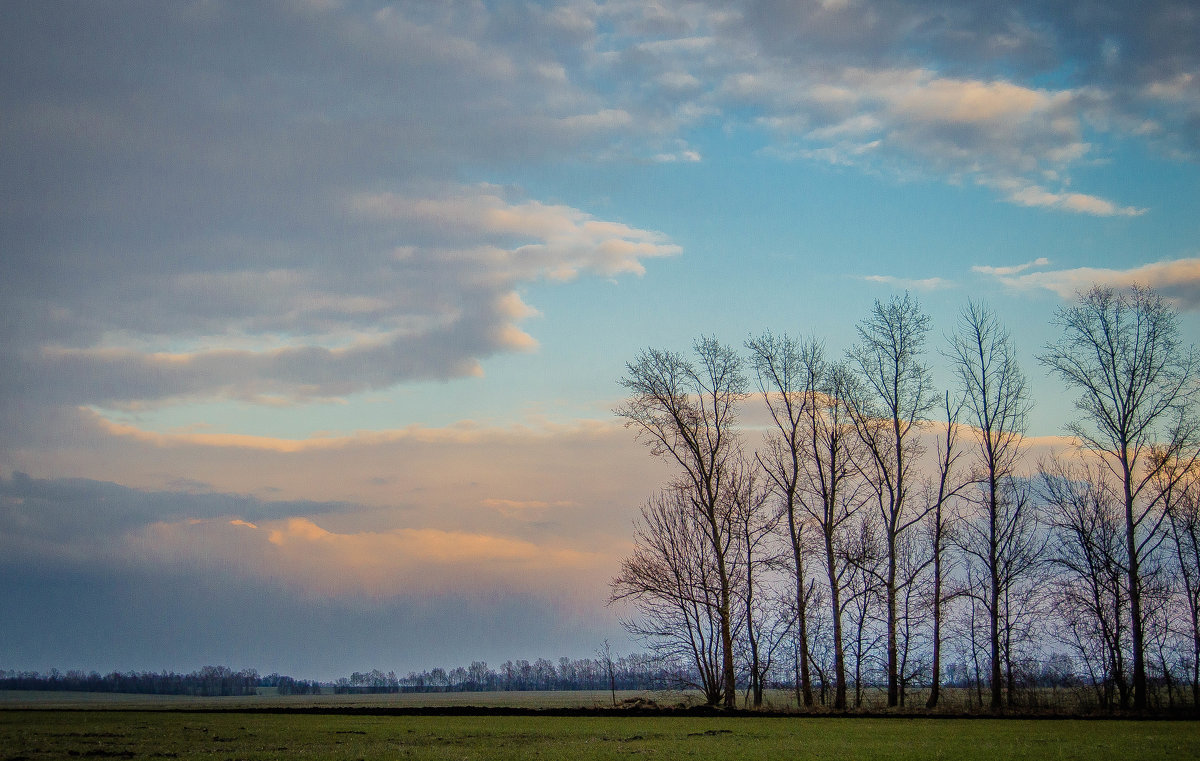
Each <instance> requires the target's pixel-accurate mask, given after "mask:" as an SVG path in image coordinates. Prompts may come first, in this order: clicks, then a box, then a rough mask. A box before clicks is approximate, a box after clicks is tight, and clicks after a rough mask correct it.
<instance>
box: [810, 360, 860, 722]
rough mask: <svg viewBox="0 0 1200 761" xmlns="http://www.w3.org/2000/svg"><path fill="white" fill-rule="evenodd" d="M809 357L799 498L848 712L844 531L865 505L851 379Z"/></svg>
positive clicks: (837, 691)
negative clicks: (815, 536)
mask: <svg viewBox="0 0 1200 761" xmlns="http://www.w3.org/2000/svg"><path fill="white" fill-rule="evenodd" d="M816 349H817V347H814V351H813V352H812V353H811V354H810V355H809V361H808V363H807V364H808V371H807V372H808V380H807V381H806V384H807V386H808V387H809V389H810V391H809V392H808V393H809V398H810V400H811V402H810V403H809V404H808V405H807V406H806V407H805V410H804V417H805V421H804V426H805V432H804V436H805V444H804V446H805V456H804V458H803V459H802V461H801V463H802V469H801V473H800V484H799V487H798V489H797V494H798V498H799V500H800V504H801V506H802V507H803V509H804V511H805V512H806V513H807V514H808V516H809V517H810V519H811V520H812V522H813V525H814V527H815V528H816V530H817V532H818V533H819V535H820V538H821V542H822V546H823V549H824V561H825V575H826V580H827V582H828V585H829V587H828V592H829V598H828V600H829V612H830V626H831V631H830V637H831V642H832V646H833V677H834V685H833V686H834V697H833V707H834V708H836V709H839V710H840V709H844V708H845V707H846V659H845V647H844V644H845V643H844V638H843V632H842V599H841V596H842V589H843V587H844V586H845V584H846V580H845V578H844V576H845V573H846V569H847V561H846V552H845V548H844V540H843V536H842V534H843V531H844V527H845V526H846V524H847V522H848V521H849V520H850V519H851V518H852V517H853V515H854V513H855V512H856V511H857V510H858V509H859V508H860V507H861V506H862V504H863V494H862V492H863V481H862V479H860V478H859V477H858V472H859V463H858V462H857V459H858V457H859V456H860V454H859V453H858V452H857V451H856V450H857V449H858V448H859V447H860V443H859V441H858V439H857V437H856V436H855V433H854V424H853V422H852V418H851V412H850V407H849V404H850V399H851V397H852V390H851V389H852V387H853V385H854V383H855V379H854V376H853V374H852V373H851V372H850V370H849V368H847V367H846V366H845V365H843V364H830V363H828V362H826V361H825V360H824V358H823V356H822V355H821V353H820V352H819V351H817V350H816Z"/></svg>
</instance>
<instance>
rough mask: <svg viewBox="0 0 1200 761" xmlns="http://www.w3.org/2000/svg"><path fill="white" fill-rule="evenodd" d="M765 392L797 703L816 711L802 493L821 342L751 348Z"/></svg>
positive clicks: (778, 340)
mask: <svg viewBox="0 0 1200 761" xmlns="http://www.w3.org/2000/svg"><path fill="white" fill-rule="evenodd" d="M746 346H747V348H748V349H749V350H750V358H751V364H752V366H753V367H754V374H755V378H756V379H757V381H758V388H759V391H761V392H762V395H763V399H764V400H765V402H766V405H767V412H768V414H769V415H770V416H771V422H772V424H773V428H772V429H771V431H770V433H769V434H768V435H767V436H766V443H765V446H764V448H763V449H762V450H760V451H758V452H756V453H755V458H756V459H757V460H758V462H759V464H760V465H761V466H762V469H763V470H764V471H765V472H766V474H767V476H768V478H769V479H770V482H771V485H772V487H773V489H774V491H775V493H776V495H777V496H778V498H779V501H780V509H781V511H782V513H783V516H784V519H785V523H786V525H787V529H788V544H789V546H790V547H791V551H792V574H793V575H792V580H793V581H794V582H795V585H794V586H795V606H796V637H797V639H798V641H799V645H798V648H797V655H798V660H799V662H798V668H797V672H798V673H797V679H796V701H797V703H798V704H800V705H802V706H804V707H806V708H811V707H812V705H813V693H812V675H811V673H810V668H809V663H808V649H809V646H808V610H807V602H808V590H807V589H806V584H807V580H806V573H805V564H804V561H805V537H804V527H805V521H804V520H803V517H802V516H801V515H800V512H799V511H800V504H799V500H798V494H797V490H798V489H799V486H800V480H801V476H802V474H803V468H804V462H803V458H804V457H805V454H804V451H805V433H806V430H805V416H806V414H807V413H808V412H810V410H811V405H813V404H815V403H816V399H815V394H814V389H813V387H812V379H813V374H812V372H811V369H812V368H813V367H814V365H819V364H820V363H821V362H822V361H823V360H822V349H821V345H820V343H818V342H817V340H816V339H809V340H807V341H798V340H796V339H794V338H792V337H790V336H786V335H784V336H777V335H774V334H772V333H769V332H768V333H764V334H763V335H762V336H760V337H759V338H754V339H751V340H750V341H748V342H747V343H746Z"/></svg>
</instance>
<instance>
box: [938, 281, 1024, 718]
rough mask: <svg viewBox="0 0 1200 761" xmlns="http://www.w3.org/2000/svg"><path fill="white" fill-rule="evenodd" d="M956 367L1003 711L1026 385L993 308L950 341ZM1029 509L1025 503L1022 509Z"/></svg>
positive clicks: (995, 693)
mask: <svg viewBox="0 0 1200 761" xmlns="http://www.w3.org/2000/svg"><path fill="white" fill-rule="evenodd" d="M950 360H951V361H952V362H953V364H954V369H955V373H956V374H957V375H958V379H959V383H960V385H961V388H962V391H963V396H964V399H965V400H966V401H965V408H966V412H967V415H968V416H969V422H970V423H971V424H972V426H973V427H974V428H975V433H976V439H977V444H978V449H977V456H978V464H979V469H980V476H979V486H980V490H979V495H978V496H979V500H980V502H981V505H980V506H981V508H982V515H983V525H982V527H981V531H980V532H979V533H978V535H977V536H976V537H969V538H968V539H967V541H965V542H963V543H962V546H963V548H964V549H965V550H967V551H968V552H970V553H972V554H975V555H976V556H978V558H979V560H981V561H982V563H983V567H984V574H985V576H986V584H987V586H986V588H985V590H983V593H982V595H981V598H982V599H981V602H982V603H983V605H984V607H985V608H986V609H987V612H988V616H989V620H988V639H989V645H990V648H989V649H990V654H991V664H990V666H991V708H992V710H1000V709H1001V707H1002V706H1003V702H1002V695H1003V690H1002V685H1001V641H1000V622H1001V606H1002V604H1003V594H1004V592H1005V590H1004V588H1003V587H1002V583H1003V581H1004V562H1005V559H1004V557H1003V555H1002V552H1003V549H1004V545H1005V542H1006V537H1007V536H1008V535H1009V533H1010V532H1011V531H1012V530H1014V529H1015V527H1016V524H1017V522H1018V521H1019V519H1020V514H1019V512H1013V511H1009V510H1006V507H1008V506H1010V505H1012V504H1013V502H1012V500H1011V499H1010V496H1011V495H1009V494H1006V493H1005V490H1006V488H1007V487H1008V486H1009V485H1010V484H1011V477H1012V475H1013V472H1014V469H1015V466H1016V463H1017V460H1018V458H1019V457H1020V445H1021V437H1022V435H1023V434H1024V431H1025V420H1026V415H1027V412H1028V384H1027V383H1026V380H1025V374H1024V373H1023V372H1022V371H1021V368H1020V366H1019V365H1018V364H1017V352H1016V348H1015V347H1014V346H1013V344H1012V339H1011V338H1010V336H1009V333H1008V331H1007V330H1005V329H1004V327H1003V326H1002V325H1001V324H1000V322H999V320H998V319H997V318H996V316H995V314H994V313H993V312H992V311H991V310H990V309H988V308H987V307H985V306H983V305H981V304H979V303H977V302H974V301H972V302H969V303H968V304H967V307H966V308H965V309H964V310H963V313H962V315H961V317H960V319H959V329H958V332H957V333H955V335H954V336H953V338H952V340H951V348H950ZM1021 504H1023V503H1021Z"/></svg>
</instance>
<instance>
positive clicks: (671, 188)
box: [0, 0, 1200, 676]
mask: <svg viewBox="0 0 1200 761" xmlns="http://www.w3.org/2000/svg"><path fill="white" fill-rule="evenodd" d="M0 9H2V12H3V16H4V23H3V24H0V103H3V109H2V113H3V115H2V116H0V146H2V148H0V197H2V198H3V203H2V204H0V251H2V252H3V253H2V255H0V331H2V336H0V337H2V341H0V367H3V370H0V479H3V480H2V481H0V550H3V552H0V557H3V558H4V559H3V560H0V575H3V577H4V578H5V580H6V586H7V587H8V588H10V589H12V590H13V591H14V593H13V595H10V596H6V601H5V602H0V653H3V654H6V655H5V657H7V658H9V659H11V660H10V662H0V668H48V667H50V666H58V667H85V668H93V667H94V668H100V669H107V668H153V669H158V668H189V667H195V666H199V665H203V664H204V663H207V662H223V663H228V664H229V665H232V666H234V667H241V666H255V667H258V668H260V669H264V670H267V671H270V670H276V669H278V670H288V671H292V672H294V673H296V674H297V675H300V676H303V675H314V676H333V675H337V674H338V673H343V672H348V671H350V670H355V669H362V668H369V667H375V666H379V667H383V668H385V669H386V668H397V669H401V670H403V669H406V668H417V667H425V666H430V665H435V664H436V663H437V662H442V663H444V664H445V665H450V664H451V662H458V661H461V662H464V663H465V662H469V661H470V660H472V659H476V658H486V659H489V660H492V661H499V660H503V659H504V658H507V657H537V656H547V657H554V656H557V655H574V656H578V655H587V654H589V653H591V652H592V651H593V650H594V649H595V647H596V646H597V645H598V643H599V642H600V641H602V640H603V639H604V638H606V637H608V638H611V639H613V640H614V641H623V640H621V639H620V637H621V634H620V628H619V626H618V624H617V622H616V617H617V615H618V614H619V611H614V610H611V609H606V608H604V606H603V601H604V598H605V594H606V584H607V580H608V578H610V577H611V576H612V575H613V573H615V571H616V568H617V564H618V563H619V560H620V558H621V556H622V555H623V554H624V553H625V552H626V551H627V550H628V546H629V544H628V543H629V537H630V521H631V519H632V517H633V515H634V514H636V511H637V508H638V506H639V505H640V504H641V502H642V501H643V500H644V499H645V497H646V496H648V495H649V494H650V493H652V492H653V490H654V489H655V488H656V486H657V485H658V483H659V482H660V481H661V480H662V478H663V475H664V472H663V470H662V468H661V467H660V466H659V465H657V464H656V463H654V462H652V461H651V460H650V458H649V456H648V455H647V454H646V453H645V452H644V451H642V450H641V449H640V448H639V447H638V445H637V444H636V443H634V442H633V441H632V438H631V436H630V435H629V433H628V432H626V431H625V430H623V429H622V427H621V426H620V423H619V421H616V420H615V419H614V418H613V416H612V414H611V409H612V408H613V407H614V406H616V404H617V403H619V397H620V393H621V389H620V386H619V384H618V382H617V381H618V379H619V378H620V376H621V374H622V372H623V368H624V363H625V362H626V361H628V360H630V359H632V358H633V357H634V356H635V355H636V353H637V352H638V351H639V350H640V349H642V348H644V347H647V346H655V347H664V348H675V349H684V348H686V347H687V346H688V345H689V344H690V342H691V341H692V339H694V338H696V337H698V336H700V335H716V336H718V337H719V338H721V339H722V340H724V341H726V342H729V343H733V344H741V343H742V342H743V341H744V340H745V339H746V338H747V337H749V336H750V335H751V334H756V333H759V332H761V331H763V330H766V329H771V330H775V331H789V332H793V333H797V334H810V333H811V334H815V335H818V336H821V337H823V338H824V339H825V340H826V341H827V343H828V346H829V348H830V350H831V351H833V352H835V353H836V352H840V351H843V350H844V349H845V348H847V347H848V346H849V345H850V343H851V342H852V341H853V340H854V324H855V323H856V322H857V321H858V320H860V319H862V318H863V316H864V315H865V314H866V313H867V311H868V310H869V308H870V306H871V304H872V302H873V301H874V300H875V299H885V300H886V299H888V298H890V297H891V296H893V295H895V294H899V293H902V292H903V291H904V290H906V289H907V290H910V291H911V292H912V293H914V294H915V295H916V296H917V298H918V299H919V300H920V302H921V304H922V305H923V307H924V308H925V309H926V310H927V311H928V313H929V314H930V315H931V317H932V318H933V325H934V328H933V332H932V335H931V337H930V346H929V359H930V361H931V362H932V363H934V365H935V367H936V368H937V377H938V379H939V380H940V381H941V382H943V383H945V382H949V376H948V374H947V373H946V372H945V370H944V367H942V361H941V359H940V355H939V351H940V348H941V346H942V344H943V343H944V341H943V336H944V335H945V334H946V333H949V332H951V331H952V330H953V329H954V323H955V319H956V316H957V314H958V312H959V311H960V310H961V309H962V307H963V305H964V304H965V303H966V300H967V299H968V298H983V299H985V300H986V301H987V302H988V303H989V304H990V305H991V306H992V307H993V308H994V309H995V310H996V311H997V313H998V314H999V315H1000V317H1001V318H1002V320H1003V321H1004V322H1005V323H1006V325H1007V326H1008V328H1009V329H1010V330H1011V331H1012V333H1013V335H1014V337H1015V339H1016V341H1017V344H1018V346H1019V349H1020V352H1021V357H1022V360H1023V362H1024V367H1025V370H1026V373H1027V374H1028V375H1029V378H1030V382H1031V385H1032V389H1033V396H1034V399H1035V403H1036V406H1035V409H1034V412H1033V415H1032V416H1031V419H1030V433H1031V434H1033V435H1036V436H1050V435H1055V434H1057V433H1058V432H1060V431H1061V430H1062V427H1063V425H1064V423H1065V422H1066V421H1067V420H1069V418H1070V414H1071V409H1070V401H1071V399H1070V396H1069V395H1067V394H1065V393H1064V392H1063V390H1062V389H1060V388H1058V387H1057V386H1056V384H1055V382H1054V381H1052V380H1051V379H1050V378H1049V377H1048V376H1046V374H1045V373H1044V372H1043V371H1042V370H1041V368H1040V367H1038V366H1037V364H1036V354H1037V352H1038V351H1039V350H1040V348H1041V346H1043V345H1044V344H1045V343H1046V341H1048V340H1050V339H1051V338H1052V337H1053V328H1052V326H1051V325H1050V322H1051V320H1052V317H1053V315H1054V312H1055V310H1056V309H1057V308H1058V307H1059V306H1061V305H1062V304H1064V303H1066V302H1067V301H1068V300H1069V299H1070V298H1072V294H1073V293H1074V292H1075V291H1076V290H1078V289H1079V288H1085V287H1087V286H1088V285H1090V284H1091V283H1092V282H1103V283H1108V284H1113V285H1118V286H1121V285H1127V284H1129V283H1132V282H1144V283H1147V284H1150V285H1152V286H1154V287H1156V288H1158V289H1160V291H1161V292H1162V293H1163V294H1164V295H1166V296H1168V297H1169V298H1170V299H1172V300H1173V302H1174V303H1175V304H1176V305H1177V306H1178V308H1179V309H1180V321H1181V327H1182V329H1183V331H1184V333H1185V335H1186V336H1187V337H1188V338H1189V340H1193V341H1194V340H1196V338H1197V337H1200V324H1198V323H1197V319H1196V309H1197V308H1198V307H1200V245H1198V244H1197V241H1198V240H1200V214H1198V213H1197V208H1198V207H1200V171H1198V165H1197V159H1198V157H1200V52H1198V51H1197V48H1196V45H1195V40H1196V39H1197V38H1200V12H1198V11H1197V10H1196V9H1195V7H1194V5H1193V4H1191V3H1187V2H1151V3H1141V4H1138V5H1137V6H1136V7H1133V6H1130V7H1128V8H1127V7H1125V6H1124V5H1123V4H1109V3H1098V4H1097V3H1090V2H1067V3H1058V4H1053V5H1052V6H1051V7H1046V6H1045V4H1043V3H1034V2H1029V3H1024V2H1015V3H983V2H978V3H976V2H953V3H950V2H947V3H938V2H932V3H930V2H922V3H905V2H868V1H867V0H858V1H856V0H826V1H825V2H744V3H704V2H672V1H670V0H666V1H664V2H657V3H643V2H613V3H596V2H587V1H585V0H564V2H561V3H556V2H547V3H427V4H426V3H399V4H387V3H379V2H339V1H338V0H326V1H317V0H313V1H312V2H295V3H257V4H241V3H222V2H195V3H176V4H161V3H151V2H146V3H143V2H101V3H88V4H82V5H81V4H74V3H63V4H60V3H51V2H37V3H33V2H4V3H2V4H0ZM614 474H618V475H614ZM114 595H116V597H114ZM118 598H119V599H123V600H125V601H126V602H127V604H128V606H130V609H131V610H137V611H141V613H139V615H137V616H136V617H134V618H132V619H131V618H130V617H128V616H119V615H115V614H114V613H113V612H112V610H113V607H114V603H113V601H114V600H115V599H118ZM505 601H508V602H505ZM515 601H519V607H521V608H524V609H526V610H528V611H529V613H528V615H526V616H513V615H511V614H510V613H508V612H506V611H507V610H508V609H509V608H512V607H513V606H517V605H518V602H515ZM118 607H119V606H118ZM71 608H76V609H86V610H91V611H93V612H94V613H93V614H94V618H95V622H96V624H97V629H96V630H97V631H100V632H103V636H95V637H87V636H84V635H83V634H72V632H73V631H74V630H75V629H74V628H73V627H75V625H74V624H70V623H69V621H70V619H69V617H68V616H67V614H65V613H64V612H63V611H64V610H69V609H71ZM159 609H161V610H162V611H163V613H162V614H161V619H162V620H163V621H177V622H178V624H177V625H175V624H170V623H157V624H155V625H153V626H151V625H148V624H146V623H144V622H145V621H146V620H147V619H149V618H153V617H154V614H153V611H156V610H159ZM197 609H204V610H206V611H209V612H210V615H207V616H206V617H205V618H204V622H203V623H202V622H200V621H197V620H196V616H195V615H194V613H192V612H191V611H195V610H197ZM259 609H261V610H262V611H264V612H265V611H270V616H271V618H272V620H273V621H276V622H278V623H277V624H274V625H271V626H264V627H262V628H261V630H257V629H256V630H252V631H249V632H247V631H243V630H242V629H240V628H239V627H237V626H234V625H233V622H236V621H241V620H244V619H245V614H246V611H247V610H251V611H253V610H259ZM415 610H419V611H421V613H420V615H419V616H418V615H408V616H406V615H405V614H404V611H415ZM347 617H348V618H347ZM300 621H308V622H309V631H310V633H311V636H309V637H299V638H298V637H295V636H291V635H288V634H286V633H287V632H294V631H295V626H292V624H296V625H299V622H300ZM382 621H392V622H393V626H390V627H389V626H385V625H383V624H381V623H380V622H382ZM500 621H503V622H504V624H503V626H500V625H498V624H497V622H500ZM336 622H342V623H336ZM227 624H228V625H227ZM340 626H352V627H353V628H355V629H356V630H358V631H363V632H368V633H366V634H363V635H362V636H361V637H360V638H359V639H358V640H357V641H356V645H355V647H354V648H353V649H351V650H347V651H346V652H345V653H344V654H343V655H340V656H339V655H336V654H331V649H330V647H329V646H328V645H329V643H330V642H332V641H334V639H336V637H335V636H334V633H336V632H340V631H342V630H341V629H339V628H338V627H340ZM47 628H49V629H54V630H55V631H56V632H57V634H56V635H55V636H54V637H46V636H44V631H45V630H46V629H47ZM225 631H228V632H230V633H229V634H228V636H226V635H224V634H222V632H225ZM448 632H452V633H453V634H452V635H450V634H447V633H448ZM547 632H550V633H552V634H553V636H548V635H547ZM338 636H341V635H340V634H339V635H338ZM625 646H626V647H632V646H633V645H632V644H630V643H627V642H625Z"/></svg>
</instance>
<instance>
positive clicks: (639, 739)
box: [0, 693, 1200, 761]
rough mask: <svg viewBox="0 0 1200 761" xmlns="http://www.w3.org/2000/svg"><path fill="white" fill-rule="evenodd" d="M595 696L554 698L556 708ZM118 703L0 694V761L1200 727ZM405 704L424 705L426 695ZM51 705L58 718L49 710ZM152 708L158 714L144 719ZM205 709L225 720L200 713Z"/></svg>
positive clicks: (991, 753) (1155, 732)
mask: <svg viewBox="0 0 1200 761" xmlns="http://www.w3.org/2000/svg"><path fill="white" fill-rule="evenodd" d="M545 695H547V693H542V694H541V696H542V697H544V696H545ZM600 695H601V693H595V694H587V695H579V694H574V695H572V694H571V693H558V696H559V699H560V701H566V700H567V699H568V696H570V697H572V698H574V699H576V700H580V699H582V700H593V699H598V697H599V696H600ZM114 697H116V696H88V695H79V694H73V695H63V694H58V695H54V694H41V695H30V694H29V693H25V700H24V701H20V702H18V701H17V700H16V699H15V696H14V695H13V693H7V694H0V761H40V760H41V759H67V758H79V759H88V758H91V759H104V758H120V759H147V760H149V759H206V760H214V759H215V760H222V761H223V760H225V759H245V760H247V761H266V760H267V759H293V758H300V759H344V760H346V761H350V760H355V759H363V760H364V761H370V760H371V759H397V758H402V759H528V758H540V759H560V758H561V759H609V758H626V757H638V758H645V759H649V758H657V759H674V758H698V759H709V758H711V759H719V760H721V761H739V760H741V759H747V760H749V759H764V760H765V759H770V760H771V761H778V760H779V759H781V758H789V759H830V758H838V759H872V760H877V759H878V760H882V759H939V758H944V759H954V761H969V760H970V759H989V761H990V760H991V759H1081V761H1082V760H1086V761H1096V760H1097V759H1110V758H1111V759H1129V758H1153V759H1155V760H1156V761H1159V760H1160V759H1161V760H1162V761H1170V760H1171V759H1189V760H1190V759H1195V758H1200V723H1197V722H1191V721H1170V722H1168V721H1118V720H1102V721H1082V720H1048V721H1027V720H994V719H969V720H963V719H887V718H811V717H809V718H799V717H793V718H746V717H604V716H576V717H549V716H369V715H344V714H335V715H330V714H303V715H294V714H286V713H250V712H241V711H240V710H239V709H242V708H251V707H253V706H257V707H273V708H282V707H285V706H286V705H288V704H290V705H296V706H299V705H302V703H299V702H297V701H299V698H289V699H286V700H284V699H278V698H267V699H263V698H259V699H254V698H238V699H212V698H209V699H188V698H182V699H165V700H164V699H162V698H144V697H143V698H138V697H136V696H119V697H117V699H115V700H114V699H113V698H114ZM331 697H334V696H322V698H321V699H320V702H321V704H322V705H323V706H326V707H327V708H329V709H332V710H338V709H339V708H341V709H344V708H350V707H352V706H355V705H358V706H361V707H364V708H371V707H378V702H377V701H371V700H369V699H368V700H364V697H365V698H370V697H374V696H337V697H339V698H343V697H344V698H345V699H344V700H342V701H334V703H333V704H332V705H331V704H330V699H331ZM396 697H397V696H391V698H392V703H391V704H392V705H397V703H396V701H395V698H396ZM403 697H406V698H407V697H419V698H423V700H421V701H420V703H421V704H425V705H428V704H429V702H430V701H429V700H428V698H429V696H427V695H426V696H403ZM475 697H476V698H477V700H475V701H474V702H475V703H476V704H481V705H482V704H484V701H482V700H479V699H478V698H480V697H482V696H480V695H476V696H475ZM521 697H523V698H524V700H523V701H514V695H513V694H511V693H509V694H507V695H506V694H503V693H498V694H492V695H491V696H490V699H491V700H492V701H493V702H492V703H491V704H492V705H514V703H515V704H517V705H518V706H526V707H528V706H532V705H534V704H535V703H534V702H533V699H534V698H535V695H533V694H526V695H523V696H521ZM605 697H607V696H605ZM105 698H107V700H106V699H105ZM139 701H141V702H140V703H139ZM235 701H236V702H235ZM354 701H357V702H354ZM660 702H661V701H660ZM313 703H314V699H312V698H309V699H308V704H309V705H312V704H313ZM373 703H374V704H375V705H372V704H373ZM416 704H418V703H416V702H413V701H409V700H405V701H401V703H400V705H416ZM540 704H541V705H545V701H544V700H543V701H541V703H540ZM574 704H575V705H579V703H578V702H576V703H574ZM591 704H592V705H594V704H595V703H591ZM18 705H25V706H32V705H38V706H41V707H42V708H41V709H39V710H28V709H27V708H19V707H17V706H18ZM564 705H565V703H564ZM50 706H56V707H55V708H53V709H52V710H45V709H46V708H48V707H50ZM139 706H140V707H139ZM150 707H154V708H155V709H157V710H142V709H144V708H150ZM213 708H216V709H223V711H228V712H209V711H206V710H204V709H213ZM164 709H165V710H164Z"/></svg>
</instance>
